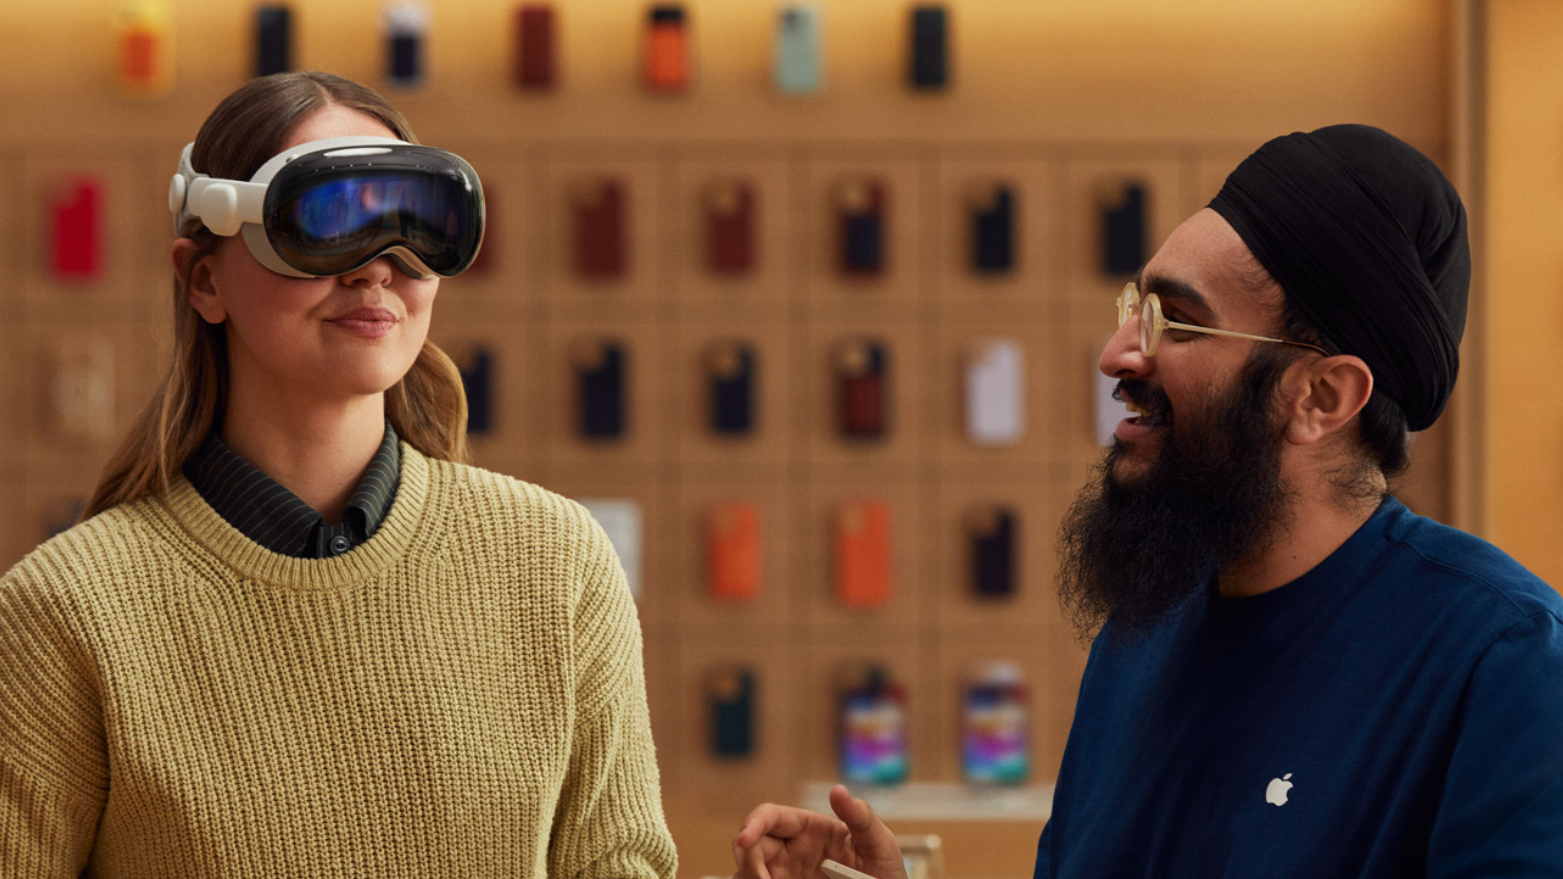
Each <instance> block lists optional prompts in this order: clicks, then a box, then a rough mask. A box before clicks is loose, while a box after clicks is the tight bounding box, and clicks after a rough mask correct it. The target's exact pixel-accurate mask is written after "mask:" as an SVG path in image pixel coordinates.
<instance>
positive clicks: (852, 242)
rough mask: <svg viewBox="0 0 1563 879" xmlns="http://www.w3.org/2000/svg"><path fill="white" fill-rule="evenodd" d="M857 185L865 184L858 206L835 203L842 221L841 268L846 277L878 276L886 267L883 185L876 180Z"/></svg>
mask: <svg viewBox="0 0 1563 879" xmlns="http://www.w3.org/2000/svg"><path fill="white" fill-rule="evenodd" d="M856 185H859V186H862V187H864V198H865V200H866V202H867V203H866V204H864V205H862V206H861V208H856V207H854V208H848V207H845V206H842V205H840V204H839V203H838V205H837V211H838V212H839V216H840V222H841V271H842V273H843V274H846V275H849V276H850V275H877V274H879V273H880V272H883V271H884V268H885V203H886V201H887V199H886V197H885V187H884V184H882V183H879V182H877V181H871V182H866V183H860V184H856ZM838 198H840V196H839V194H838Z"/></svg>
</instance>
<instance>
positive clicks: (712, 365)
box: [705, 340, 758, 436]
mask: <svg viewBox="0 0 1563 879" xmlns="http://www.w3.org/2000/svg"><path fill="white" fill-rule="evenodd" d="M705 361H706V364H705V365H706V376H707V382H708V384H709V386H710V389H711V430H712V431H714V432H715V433H717V434H719V435H721V436H744V435H746V434H749V433H751V432H752V431H753V430H754V422H755V408H756V407H755V382H756V373H757V371H758V364H757V358H756V355H755V352H754V346H752V345H750V344H748V343H747V342H740V341H733V340H724V341H719V342H715V343H713V344H712V345H711V347H710V348H709V349H707V351H706V358H705Z"/></svg>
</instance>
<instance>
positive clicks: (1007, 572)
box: [969, 507, 1016, 598]
mask: <svg viewBox="0 0 1563 879" xmlns="http://www.w3.org/2000/svg"><path fill="white" fill-rule="evenodd" d="M978 518H979V519H981V520H983V521H980V522H977V523H973V524H972V525H971V526H970V531H969V536H970V540H971V583H972V591H973V592H975V593H976V594H977V595H978V596H981V597H983V598H1005V597H1008V596H1011V595H1014V594H1015V579H1016V578H1015V574H1016V570H1015V569H1016V564H1015V531H1016V527H1015V526H1016V521H1015V520H1016V516H1015V513H1014V511H1013V510H1010V509H1007V508H1003V507H999V508H996V509H992V510H984V511H982V512H981V515H980V516H979V517H978Z"/></svg>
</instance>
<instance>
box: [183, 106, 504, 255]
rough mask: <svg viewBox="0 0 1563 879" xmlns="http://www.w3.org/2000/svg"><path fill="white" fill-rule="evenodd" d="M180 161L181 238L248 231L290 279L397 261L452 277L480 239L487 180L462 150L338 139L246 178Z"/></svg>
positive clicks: (295, 151) (294, 152) (257, 249)
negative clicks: (201, 232) (202, 231)
mask: <svg viewBox="0 0 1563 879" xmlns="http://www.w3.org/2000/svg"><path fill="white" fill-rule="evenodd" d="M194 148H195V144H193V143H192V144H189V145H187V146H186V147H185V148H184V152H183V154H181V155H180V157H179V173H177V174H175V175H174V178H173V181H172V182H171V183H170V184H169V187H168V208H169V210H170V211H172V212H173V214H174V234H176V235H180V234H183V232H184V228H185V224H186V223H188V222H189V221H190V219H192V218H195V219H199V220H200V221H201V222H202V223H203V224H205V226H206V228H208V229H210V230H211V231H212V233H213V234H215V235H220V236H223V237H225V238H226V237H231V236H233V235H237V234H240V233H241V232H242V233H243V235H244V243H245V245H246V246H247V247H249V249H250V253H251V254H253V255H254V256H255V259H256V261H258V262H259V263H260V264H261V265H263V266H265V267H266V268H268V269H270V270H272V271H273V272H276V273H277V274H279V275H286V276H288V277H290V278H324V277H330V276H333V275H341V274H346V273H347V272H351V271H355V270H357V269H359V268H361V267H363V266H365V265H367V264H368V263H370V262H372V261H373V260H375V259H377V258H379V257H381V256H388V257H390V258H391V259H392V260H393V261H394V262H395V263H396V265H397V266H398V267H399V268H400V269H401V270H402V271H403V272H405V273H406V274H407V275H409V276H412V277H415V278H432V277H434V276H436V275H438V276H441V277H446V278H449V277H453V276H455V275H459V274H461V273H462V272H463V271H464V270H466V268H467V267H468V266H470V265H472V260H473V259H475V258H476V257H477V255H478V246H479V245H480V244H481V243H482V242H483V217H484V215H483V186H482V184H481V183H479V182H478V175H477V172H476V171H474V170H472V166H471V165H469V164H467V163H466V161H465V160H463V159H462V158H461V157H460V156H458V155H456V154H455V153H450V152H446V151H445V150H439V149H435V148H433V147H426V146H418V145H415V144H410V143H407V142H406V141H403V140H396V139H394V138H389V137H333V138H327V139H325V140H315V141H310V142H309V143H304V144H299V145H298V146H295V147H290V148H288V149H287V150H284V151H283V152H281V153H279V154H278V155H276V156H273V157H272V158H271V159H270V160H268V161H267V162H266V163H265V164H264V165H261V166H260V170H258V171H256V172H255V176H254V177H251V178H250V179H249V181H248V182H246V181H242V180H223V179H219V178H215V177H208V176H206V175H205V174H201V173H198V172H196V170H195V169H194V168H193V167H191V165H190V154H191V151H192V150H193V149H194Z"/></svg>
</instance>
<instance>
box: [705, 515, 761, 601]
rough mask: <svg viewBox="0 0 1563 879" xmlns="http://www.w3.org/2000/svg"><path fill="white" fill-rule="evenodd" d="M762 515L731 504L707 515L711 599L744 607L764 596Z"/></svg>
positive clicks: (707, 560)
mask: <svg viewBox="0 0 1563 879" xmlns="http://www.w3.org/2000/svg"><path fill="white" fill-rule="evenodd" d="M760 577H761V575H760V511H759V509H758V508H756V507H755V505H754V504H752V503H747V502H744V501H728V502H725V503H719V504H716V505H715V506H713V507H711V509H710V510H708V511H707V513H706V579H707V582H708V583H709V585H710V590H711V597H712V598H714V599H716V600H717V601H721V602H729V603H744V602H749V601H753V600H755V599H756V598H758V597H759V595H760V586H761V580H760Z"/></svg>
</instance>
